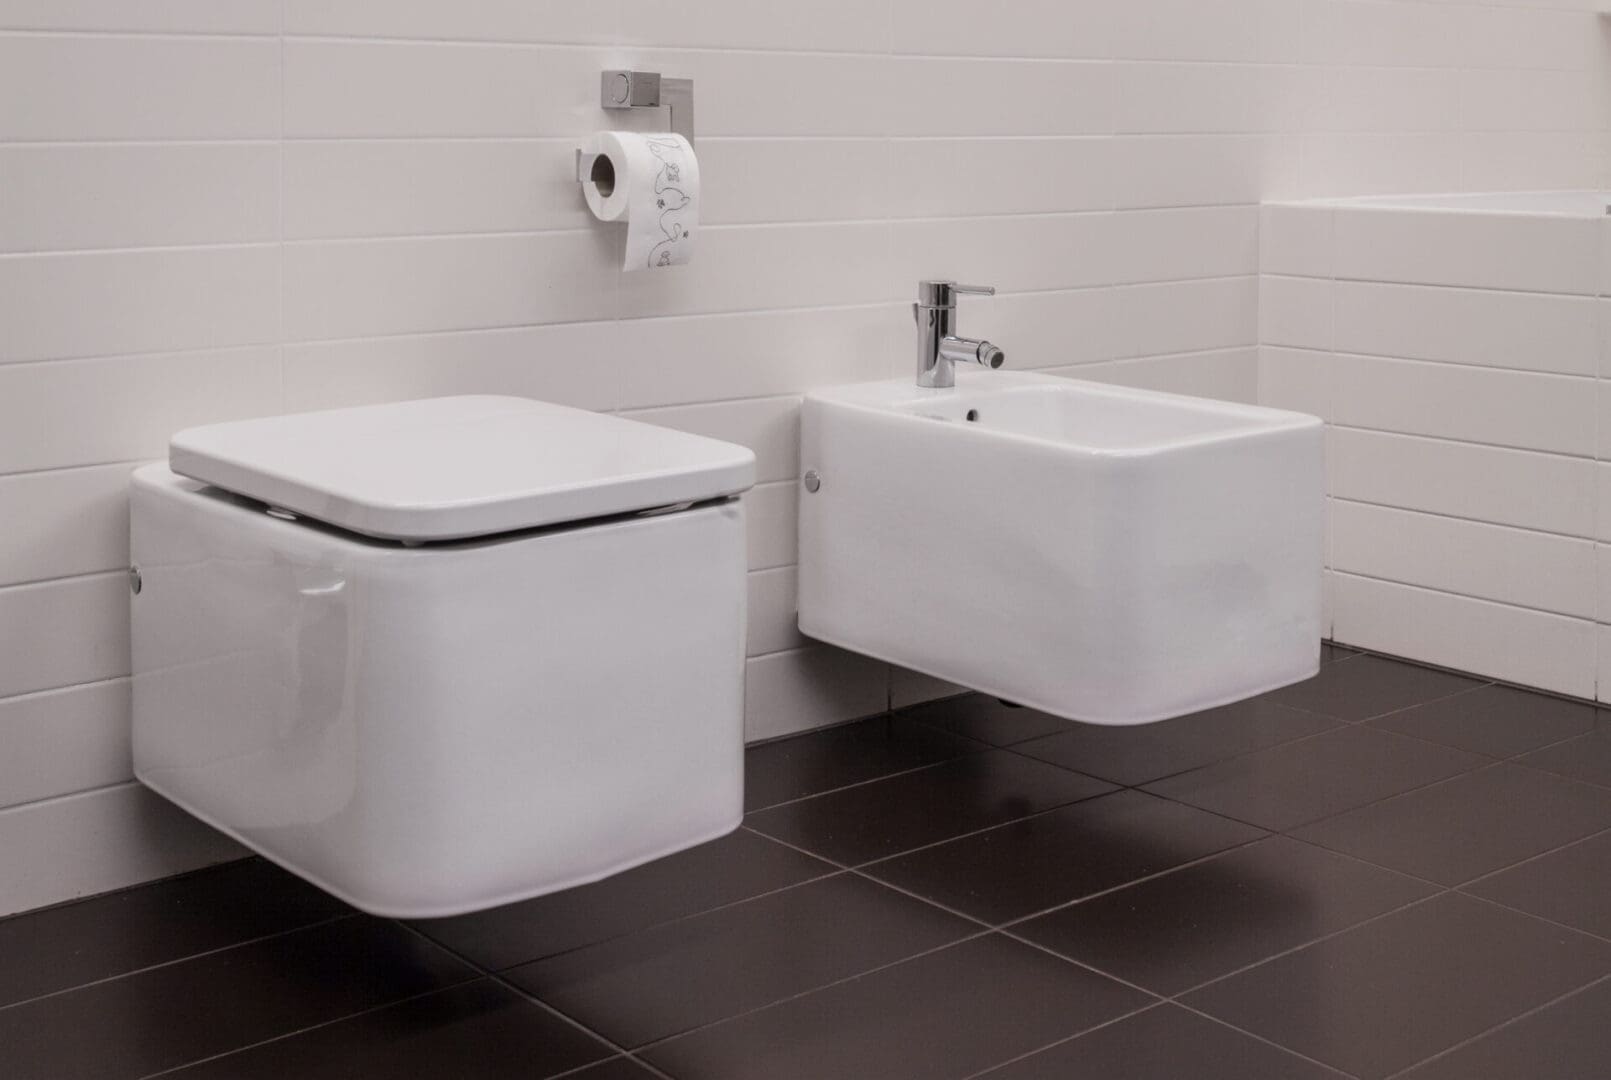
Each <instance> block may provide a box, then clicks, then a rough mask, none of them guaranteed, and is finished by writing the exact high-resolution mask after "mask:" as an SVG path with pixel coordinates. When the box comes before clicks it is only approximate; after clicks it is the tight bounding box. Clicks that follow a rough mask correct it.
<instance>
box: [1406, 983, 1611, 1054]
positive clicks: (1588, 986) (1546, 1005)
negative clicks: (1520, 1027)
mask: <svg viewBox="0 0 1611 1080" xmlns="http://www.w3.org/2000/svg"><path fill="white" fill-rule="evenodd" d="M1606 982H1611V973H1608V974H1605V975H1601V976H1600V977H1599V978H1597V979H1592V980H1590V981H1589V982H1586V983H1584V984H1583V985H1582V986H1579V987H1577V988H1576V989H1573V990H1568V991H1567V992H1566V993H1564V994H1561V995H1559V996H1558V997H1553V998H1551V999H1550V1000H1548V1001H1546V1002H1543V1003H1542V1004H1539V1005H1535V1006H1533V1007H1532V1008H1531V1009H1528V1010H1527V1011H1526V1012H1521V1013H1517V1014H1516V1015H1515V1016H1512V1017H1511V1018H1510V1019H1508V1020H1503V1021H1501V1022H1499V1023H1497V1024H1495V1025H1494V1026H1493V1027H1491V1028H1487V1029H1485V1030H1483V1031H1479V1032H1478V1033H1477V1034H1475V1035H1473V1036H1471V1037H1470V1038H1468V1039H1462V1040H1461V1041H1460V1042H1457V1043H1455V1044H1454V1045H1453V1046H1446V1047H1444V1048H1443V1049H1442V1050H1439V1051H1438V1052H1437V1053H1435V1054H1433V1055H1431V1056H1430V1057H1424V1058H1422V1059H1421V1060H1420V1061H1417V1062H1415V1063H1414V1064H1412V1065H1408V1066H1406V1067H1404V1068H1402V1069H1400V1070H1398V1071H1397V1072H1394V1073H1389V1074H1388V1075H1387V1076H1386V1077H1383V1080H1396V1078H1397V1077H1401V1076H1403V1075H1404V1074H1405V1073H1409V1072H1413V1071H1414V1070H1416V1069H1419V1068H1420V1067H1421V1066H1423V1065H1426V1064H1429V1063H1430V1062H1433V1061H1437V1060H1438V1059H1439V1058H1444V1057H1448V1056H1449V1055H1450V1054H1452V1053H1454V1052H1455V1051H1457V1050H1461V1049H1463V1048H1465V1047H1467V1046H1470V1045H1471V1044H1472V1043H1474V1042H1477V1041H1479V1040H1481V1039H1485V1038H1487V1037H1488V1036H1489V1035H1492V1034H1494V1033H1495V1032H1498V1031H1502V1030H1503V1029H1505V1028H1508V1027H1510V1026H1511V1025H1512V1024H1517V1023H1520V1022H1521V1021H1523V1020H1526V1019H1527V1018H1528V1017H1530V1016H1533V1015H1536V1014H1537V1013H1541V1012H1543V1011H1544V1010H1545V1009H1550V1008H1553V1007H1554V1006H1556V1005H1559V1004H1560V1003H1561V1002H1563V1001H1567V1000H1569V999H1570V998H1574V997H1577V996H1578V995H1579V994H1586V993H1588V992H1589V991H1590V990H1593V989H1594V988H1595V987H1597V986H1600V985H1602V984H1604V983H1606Z"/></svg>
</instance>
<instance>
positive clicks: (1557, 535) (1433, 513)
mask: <svg viewBox="0 0 1611 1080" xmlns="http://www.w3.org/2000/svg"><path fill="white" fill-rule="evenodd" d="M1353 430H1358V431H1370V429H1368V428H1356V429H1353ZM1371 433H1372V434H1399V433H1397V432H1371ZM1412 437H1413V436H1412ZM1575 460H1587V459H1586V458H1578V459H1575ZM1327 498H1329V499H1331V500H1332V501H1334V502H1343V503H1350V504H1352V505H1355V506H1370V507H1374V508H1376V509H1378V510H1397V511H1399V512H1400V513H1404V514H1419V515H1421V516H1422V517H1432V518H1441V519H1443V520H1445V521H1458V522H1461V523H1463V524H1467V525H1487V526H1489V527H1491V528H1495V529H1505V530H1508V531H1510V532H1519V533H1531V534H1533V535H1536V536H1546V537H1549V538H1551V539H1555V540H1576V541H1581V542H1582V543H1585V544H1605V543H1608V542H1607V541H1601V540H1597V539H1596V538H1595V537H1593V536H1584V535H1582V534H1579V533H1563V532H1554V531H1552V530H1550V529H1539V528H1535V527H1534V526H1531V525H1512V524H1509V523H1507V522H1503V521H1489V520H1488V519H1487V518H1475V517H1464V516H1462V515H1460V514H1447V513H1444V512H1442V511H1439V510H1422V509H1420V508H1418V507H1414V506H1399V505H1398V504H1396V503H1384V502H1373V501H1372V500H1370V499H1358V498H1354V497H1353V496H1349V495H1329V496H1327ZM1333 554H1334V555H1335V552H1334V553H1333ZM1328 569H1331V570H1335V571H1336V572H1337V573H1339V574H1341V573H1351V571H1346V570H1339V569H1338V568H1337V567H1335V566H1333V567H1328ZM1498 602H1499V601H1495V603H1498ZM1382 655H1387V654H1385V653H1384V654H1382ZM1418 662H1419V661H1418ZM1431 666H1434V667H1435V666H1436V665H1431ZM1448 670H1450V671H1454V670H1456V669H1455V668H1449V669H1448Z"/></svg>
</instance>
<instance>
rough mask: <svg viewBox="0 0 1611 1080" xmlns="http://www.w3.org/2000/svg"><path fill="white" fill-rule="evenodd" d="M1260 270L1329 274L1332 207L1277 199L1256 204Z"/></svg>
mask: <svg viewBox="0 0 1611 1080" xmlns="http://www.w3.org/2000/svg"><path fill="white" fill-rule="evenodd" d="M1259 273H1261V274H1283V275H1287V276H1290V277H1319V278H1325V277H1330V276H1331V208H1330V207H1326V206H1292V205H1281V204H1279V203H1276V204H1272V205H1268V206H1261V207H1260V208H1259Z"/></svg>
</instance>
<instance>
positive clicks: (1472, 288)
mask: <svg viewBox="0 0 1611 1080" xmlns="http://www.w3.org/2000/svg"><path fill="white" fill-rule="evenodd" d="M1258 205H1259V206H1260V207H1261V208H1262V207H1266V206H1280V205H1282V204H1280V203H1269V202H1260V203H1259V204H1258ZM1367 209H1369V208H1367ZM1382 209H1384V210H1392V209H1396V208H1393V207H1383V208H1382ZM1399 212H1401V213H1403V212H1408V213H1412V214H1413V213H1416V211H1414V210H1410V211H1403V210H1400V211H1399ZM1465 212H1468V213H1472V214H1474V215H1476V216H1479V217H1480V216H1483V215H1481V214H1477V212H1476V211H1465ZM1491 216H1495V217H1499V216H1503V217H1509V218H1530V219H1537V220H1542V221H1581V222H1584V223H1585V225H1586V227H1587V228H1591V229H1601V228H1605V227H1607V226H1606V225H1605V224H1604V223H1603V221H1602V219H1601V218H1598V217H1592V218H1577V217H1565V216H1560V215H1556V216H1550V215H1546V214H1529V213H1525V212H1521V211H1517V212H1512V213H1507V214H1503V215H1499V214H1494V215H1491ZM1261 276H1263V277H1277V278H1290V279H1293V280H1301V281H1322V282H1330V283H1332V284H1334V285H1335V284H1342V285H1381V286H1384V287H1388V288H1393V289H1440V290H1443V291H1445V292H1471V293H1498V294H1500V295H1501V296H1553V297H1559V298H1560V299H1562V300H1579V301H1589V300H1604V299H1611V293H1603V292H1600V291H1599V287H1598V286H1596V288H1595V289H1594V290H1593V291H1591V292H1562V291H1560V290H1559V289H1517V288H1513V287H1500V286H1493V285H1463V284H1450V283H1448V282H1446V281H1402V280H1399V279H1396V278H1379V277H1372V278H1366V277H1348V276H1346V275H1338V274H1325V275H1318V276H1317V275H1314V274H1271V273H1262V274H1261ZM1320 351H1325V350H1320Z"/></svg>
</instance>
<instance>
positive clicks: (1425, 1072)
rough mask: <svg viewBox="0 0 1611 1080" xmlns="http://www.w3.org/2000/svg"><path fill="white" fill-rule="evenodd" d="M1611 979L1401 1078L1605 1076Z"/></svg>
mask: <svg viewBox="0 0 1611 1080" xmlns="http://www.w3.org/2000/svg"><path fill="white" fill-rule="evenodd" d="M1608 1017H1611V982H1602V983H1599V984H1598V985H1596V986H1593V987H1590V988H1589V989H1587V990H1584V991H1582V992H1580V993H1577V994H1573V995H1572V996H1571V997H1569V998H1566V999H1564V1000H1562V1001H1557V1002H1556V1003H1555V1004H1553V1005H1549V1006H1546V1007H1545V1008H1543V1009H1540V1010H1539V1011H1538V1012H1536V1013H1533V1014H1532V1015H1531V1016H1527V1017H1523V1018H1522V1019H1520V1020H1517V1021H1516V1022H1515V1023H1513V1024H1508V1025H1506V1026H1505V1027H1502V1028H1500V1029H1499V1030H1498V1031H1494V1032H1491V1033H1489V1034H1487V1035H1484V1036H1482V1038H1480V1039H1478V1040H1477V1041H1475V1042H1473V1043H1469V1044H1467V1045H1465V1046H1462V1047H1460V1048H1459V1049H1458V1050H1455V1051H1452V1052H1451V1053H1449V1054H1446V1055H1445V1056H1443V1057H1440V1058H1438V1059H1437V1060H1435V1061H1430V1062H1428V1063H1427V1064H1425V1065H1422V1066H1420V1067H1418V1068H1415V1069H1411V1070H1410V1071H1409V1072H1407V1073H1405V1074H1404V1080H1477V1078H1481V1080H1605V1078H1606V1077H1608V1076H1611V1037H1608V1036H1607V1033H1606V1021H1607V1018H1608Z"/></svg>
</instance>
